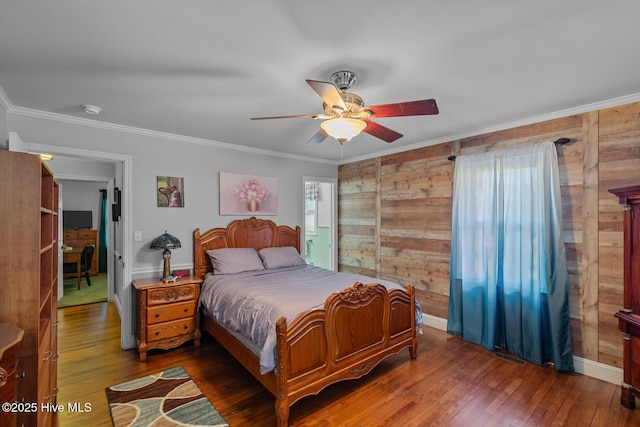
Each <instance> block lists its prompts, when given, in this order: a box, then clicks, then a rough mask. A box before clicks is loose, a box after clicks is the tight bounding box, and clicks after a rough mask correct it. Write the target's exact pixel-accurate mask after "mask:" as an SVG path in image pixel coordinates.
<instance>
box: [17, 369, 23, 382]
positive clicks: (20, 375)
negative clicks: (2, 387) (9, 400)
mask: <svg viewBox="0 0 640 427" xmlns="http://www.w3.org/2000/svg"><path fill="white" fill-rule="evenodd" d="M16 379H17V380H23V379H24V371H22V373H21V374H16Z"/></svg>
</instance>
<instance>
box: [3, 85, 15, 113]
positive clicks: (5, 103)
mask: <svg viewBox="0 0 640 427" xmlns="http://www.w3.org/2000/svg"><path fill="white" fill-rule="evenodd" d="M0 105H1V106H2V108H4V111H6V112H9V110H11V109H12V108H13V105H11V101H9V97H8V96H7V94H6V93H4V90H3V89H2V86H0Z"/></svg>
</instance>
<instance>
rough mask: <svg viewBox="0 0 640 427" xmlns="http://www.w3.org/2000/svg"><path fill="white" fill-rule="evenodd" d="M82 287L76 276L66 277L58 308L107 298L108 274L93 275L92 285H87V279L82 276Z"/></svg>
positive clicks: (91, 302)
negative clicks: (79, 285)
mask: <svg viewBox="0 0 640 427" xmlns="http://www.w3.org/2000/svg"><path fill="white" fill-rule="evenodd" d="M80 283H81V287H80V289H78V281H77V279H76V278H75V277H72V278H70V279H66V280H65V281H64V282H63V285H64V293H63V296H62V298H60V300H59V301H58V308H64V307H71V306H75V305H83V304H93V303H95V302H102V301H106V300H107V283H108V279H107V274H106V273H100V274H98V275H97V276H91V286H88V285H87V279H85V278H84V277H83V278H82V282H80Z"/></svg>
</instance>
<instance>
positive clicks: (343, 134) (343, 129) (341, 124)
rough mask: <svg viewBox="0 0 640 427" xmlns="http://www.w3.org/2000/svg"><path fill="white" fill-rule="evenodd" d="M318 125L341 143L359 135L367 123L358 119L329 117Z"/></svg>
mask: <svg viewBox="0 0 640 427" xmlns="http://www.w3.org/2000/svg"><path fill="white" fill-rule="evenodd" d="M320 127H321V128H322V129H324V131H325V132H327V133H328V134H329V136H332V137H334V138H335V139H337V140H338V141H340V142H341V143H342V142H345V141H349V140H350V139H351V138H353V137H354V136H357V135H359V134H360V132H362V130H363V129H364V128H366V127H367V124H366V123H365V122H363V121H362V120H358V119H331V120H326V121H324V122H322V123H321V124H320Z"/></svg>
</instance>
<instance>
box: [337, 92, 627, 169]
mask: <svg viewBox="0 0 640 427" xmlns="http://www.w3.org/2000/svg"><path fill="white" fill-rule="evenodd" d="M638 101H640V92H639V93H634V94H631V95H625V96H620V97H617V98H611V99H607V100H604V101H598V102H594V103H591V104H585V105H581V106H578V107H573V108H567V109H565V110H558V111H554V112H552V113H546V114H540V115H538V116H533V117H529V118H526V119H523V120H516V121H513V122H508V123H504V124H501V125H497V126H491V127H488V128H483V129H476V130H472V131H469V132H464V133H459V134H455V135H447V136H443V137H440V138H434V139H429V140H427V141H423V142H418V143H416V144H412V145H405V146H403V147H402V148H397V149H389V150H384V151H378V152H377V153H374V154H371V155H367V156H359V157H351V158H348V159H344V160H342V161H341V162H339V164H340V165H344V164H347V163H353V162H359V161H361V160H368V159H373V158H377V157H382V156H386V155H389V154H396V153H400V152H403V151H409V150H415V149H417V148H424V147H429V146H431V145H436V144H442V143H445V142H451V141H456V140H458V139H464V138H470V137H473V136H478V135H485V134H488V133H492V132H499V131H502V130H506V129H513V128H517V127H520V126H526V125H531V124H534V123H541V122H546V121H549V120H555V119H559V118H562V117H568V116H572V115H575V114H583V113H588V112H590V111H597V110H602V109H605V108H611V107H617V106H619V105H624V104H631V103H633V102H638Z"/></svg>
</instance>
